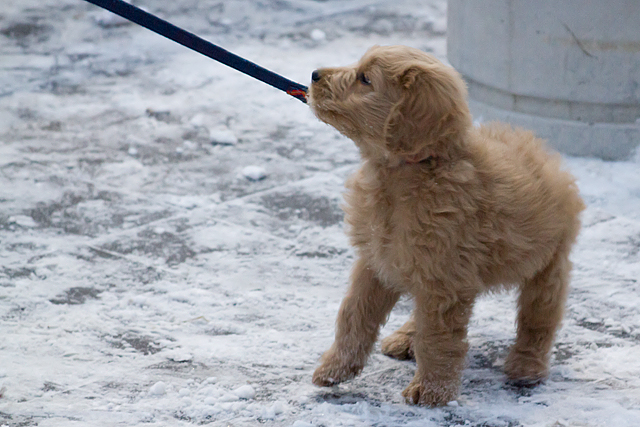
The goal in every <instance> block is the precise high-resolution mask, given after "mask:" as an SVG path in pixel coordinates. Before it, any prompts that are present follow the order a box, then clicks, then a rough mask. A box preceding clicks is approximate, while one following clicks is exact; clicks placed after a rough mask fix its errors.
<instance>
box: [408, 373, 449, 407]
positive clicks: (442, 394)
mask: <svg viewBox="0 0 640 427" xmlns="http://www.w3.org/2000/svg"><path fill="white" fill-rule="evenodd" d="M402 396H403V397H404V399H405V401H406V402H407V403H411V404H414V405H422V406H443V405H446V404H447V403H449V402H451V401H452V400H455V399H456V398H457V397H458V382H457V381H453V382H447V381H425V380H419V379H416V378H415V377H414V378H413V380H412V381H411V384H409V386H408V387H407V388H405V389H404V391H403V392H402Z"/></svg>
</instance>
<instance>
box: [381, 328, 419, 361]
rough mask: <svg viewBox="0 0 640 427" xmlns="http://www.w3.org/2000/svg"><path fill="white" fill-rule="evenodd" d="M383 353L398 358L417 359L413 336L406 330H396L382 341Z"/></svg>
mask: <svg viewBox="0 0 640 427" xmlns="http://www.w3.org/2000/svg"><path fill="white" fill-rule="evenodd" d="M381 348H382V354H384V355H385V356H389V357H392V358H394V359H398V360H415V355H414V353H413V336H411V335H409V334H406V333H404V332H398V331H396V332H394V333H393V334H391V335H389V336H388V337H386V338H385V339H383V340H382V343H381Z"/></svg>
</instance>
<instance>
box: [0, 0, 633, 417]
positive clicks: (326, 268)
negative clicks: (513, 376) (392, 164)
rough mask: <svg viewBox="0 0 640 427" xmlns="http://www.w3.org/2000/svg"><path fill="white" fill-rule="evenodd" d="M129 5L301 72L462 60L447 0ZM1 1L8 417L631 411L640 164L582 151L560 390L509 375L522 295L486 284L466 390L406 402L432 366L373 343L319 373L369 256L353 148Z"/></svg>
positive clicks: (32, 0) (99, 33)
mask: <svg viewBox="0 0 640 427" xmlns="http://www.w3.org/2000/svg"><path fill="white" fill-rule="evenodd" d="M135 4H137V5H140V6H143V7H145V8H146V9H147V10H149V11H150V12H152V13H155V14H158V15H159V16H161V17H164V18H166V19H169V20H171V21H172V22H174V23H175V24H177V25H180V26H182V27H184V28H186V29H188V30H190V31H193V32H195V33H197V34H200V35H202V36H203V37H205V38H207V39H209V40H211V41H213V42H214V43H219V44H221V45H223V46H224V47H226V48H227V49H230V50H232V51H234V52H236V53H238V54H240V55H243V56H245V57H247V58H249V59H251V60H254V61H256V62H258V63H259V64H261V65H263V66H265V67H267V68H270V69H272V70H274V71H276V72H279V73H281V74H283V75H285V76H287V77H289V78H291V79H293V80H296V81H299V82H301V83H308V81H309V76H310V74H311V71H312V70H313V69H315V68H317V67H320V66H329V65H341V64H349V63H352V62H354V61H356V60H357V59H358V58H359V57H360V56H361V55H362V53H363V52H364V51H365V50H366V48H367V47H369V46H371V45H373V44H376V43H378V44H394V43H402V44H407V45H411V46H414V47H417V48H420V49H423V50H425V51H430V52H433V53H434V54H435V55H437V56H439V57H440V58H442V59H445V32H446V3H445V2H444V1H443V0H431V1H426V0H398V1H395V2H381V1H369V0H352V1H349V2H345V1H339V0H326V1H312V0H299V1H256V0H254V1H249V0H235V1H230V2H200V1H196V0H180V1H168V0H155V1H152V0H140V1H136V2H135ZM0 13H1V15H0V68H1V70H0V76H1V77H0V171H1V173H0V203H1V206H2V209H1V211H0V316H1V320H0V336H1V339H0V394H1V397H0V425H7V426H35V425H38V426H65V427H66V426H83V427H84V426H101V427H102V426H136V425H157V426H169V425H176V426H177V425H180V426H188V425H200V424H209V425H213V426H253V425H258V424H263V425H267V426H295V427H303V426H305V427H308V426H451V425H468V426H512V427H513V426H541V427H542V426H615V427H624V426H637V425H638V422H639V420H640V409H639V408H640V357H639V355H640V312H639V310H638V307H639V306H640V289H639V286H640V284H639V282H638V280H639V279H640V165H639V164H638V161H637V160H635V161H628V162H603V161H601V160H597V159H578V158H566V165H567V168H569V169H570V170H571V171H572V172H573V173H574V174H575V175H576V176H577V177H578V181H579V185H580V189H581V192H582V194H583V197H584V198H585V200H586V202H587V204H588V208H587V210H586V212H585V214H584V218H583V222H584V227H583V231H582V234H581V235H580V238H579V241H578V244H577V246H576V248H575V251H574V253H573V260H574V264H575V270H574V274H573V280H572V288H573V289H572V293H571V295H570V298H569V304H568V308H567V316H566V320H565V322H564V326H563V328H562V330H561V331H560V332H559V334H558V339H557V343H556V345H555V347H554V350H553V358H552V368H551V377H550V379H549V380H548V381H547V383H546V384H544V385H542V386H540V387H537V388H534V389H513V388H509V387H508V386H506V385H505V377H504V375H503V373H502V370H501V368H502V364H503V361H504V358H505V356H506V354H507V349H508V346H509V345H510V343H511V342H512V339H513V334H514V324H513V321H514V308H513V300H514V297H513V295H510V294H507V295H496V296H490V297H486V298H483V299H482V300H480V301H479V302H478V304H477V306H476V309H475V315H474V317H473V320H472V322H471V327H470V336H469V341H470V344H471V350H470V352H469V355H468V368H467V369H466V370H465V371H464V375H463V385H462V391H461V395H460V398H459V399H458V400H456V401H455V402H452V403H451V404H450V405H448V406H446V407H444V408H438V409H427V408H418V407H414V406H409V405H406V404H405V403H403V402H402V399H401V394H400V393H401V391H402V389H403V388H404V387H405V386H406V385H407V384H408V382H409V381H410V379H411V377H412V375H413V371H414V369H415V365H414V364H413V363H411V362H398V361H395V360H391V359H388V358H386V357H384V356H382V355H381V354H380V351H379V348H377V349H376V350H375V351H374V353H373V355H372V357H371V359H370V363H369V365H368V366H367V367H366V368H365V370H364V372H363V374H362V375H361V376H360V377H358V378H357V379H355V380H353V381H350V382H347V383H345V384H342V385H340V386H337V387H334V388H331V389H319V388H316V387H314V386H313V385H311V374H312V372H313V369H314V367H315V366H316V365H317V360H318V358H319V357H320V355H321V354H322V352H323V351H324V350H326V349H327V348H328V346H329V345H330V344H331V342H332V337H333V325H334V319H335V315H336V312H337V308H338V305H339V303H340V300H341V297H342V295H343V294H344V291H345V289H346V284H347V278H348V275H349V269H350V265H351V264H352V262H353V256H354V255H353V251H352V250H351V248H350V247H349V245H348V242H347V240H346V238H345V236H344V234H343V224H342V214H341V211H340V207H339V206H340V203H341V193H342V191H343V183H344V180H345V178H346V177H347V176H348V175H349V174H350V173H351V172H353V171H354V169H355V168H356V167H357V164H358V153H357V151H356V149H355V147H354V146H353V144H352V143H351V142H350V141H348V140H346V139H345V138H344V137H342V136H340V135H339V134H338V133H336V132H335V131H334V130H332V129H331V128H329V127H327V126H325V125H323V124H322V123H320V122H318V121H317V120H316V119H315V118H314V117H313V115H312V114H311V112H310V111H309V109H308V108H307V107H306V106H305V105H304V104H302V103H300V102H299V101H297V100H295V99H293V98H291V97H288V96H287V95H285V94H283V93H282V92H279V91H277V90H275V89H272V88H270V87H268V86H266V85H264V84H262V83H260V82H257V81H254V80H252V79H250V78H249V77H246V76H243V75H241V74H239V73H238V72H236V71H233V70H230V69H228V68H226V67H224V66H222V65H220V64H218V63H216V62H214V61H212V60H209V59H207V58H205V57H202V56H201V55H198V54H196V53H193V52H190V51H188V50H186V49H184V48H183V47H180V46H178V45H176V44H175V43H172V42H169V41H166V40H164V39H162V38H161V37H159V36H157V35H156V34H153V33H151V32H149V31H147V30H144V29H142V28H139V27H137V26H135V25H132V24H128V23H126V22H122V21H121V20H119V19H116V18H113V17H110V16H109V15H108V14H105V13H103V12H102V11H100V10H98V9H97V8H96V7H94V6H92V5H89V4H87V3H85V2H83V1H81V0H56V1H53V0H4V1H3V3H2V10H1V11H0ZM249 166H253V167H257V168H259V170H260V171H262V172H263V173H264V175H265V176H264V177H262V178H260V179H247V177H246V175H247V174H246V173H245V174H243V170H244V171H245V172H247V169H246V168H247V167H249ZM266 171H268V173H266ZM249 172H251V170H249ZM254 172H255V169H254ZM249 175H252V174H249ZM252 176H255V175H252ZM410 310H411V301H409V300H403V301H401V302H400V303H399V304H398V306H397V307H396V309H395V310H394V312H393V313H392V315H391V317H390V319H389V322H388V324H387V325H386V327H385V328H384V331H383V334H388V333H390V332H391V331H392V330H393V329H394V328H396V327H398V326H399V325H401V324H402V323H403V321H404V320H405V319H406V317H407V315H408V314H409V312H410Z"/></svg>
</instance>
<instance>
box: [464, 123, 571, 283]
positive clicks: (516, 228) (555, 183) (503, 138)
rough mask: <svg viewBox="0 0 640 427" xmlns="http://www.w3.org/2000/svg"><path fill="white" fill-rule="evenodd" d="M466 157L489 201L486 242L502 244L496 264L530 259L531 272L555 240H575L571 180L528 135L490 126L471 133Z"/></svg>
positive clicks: (555, 159) (554, 156)
mask: <svg viewBox="0 0 640 427" xmlns="http://www.w3.org/2000/svg"><path fill="white" fill-rule="evenodd" d="M471 153H472V155H473V157H474V163H475V165H476V168H477V171H478V174H479V178H480V180H481V181H483V186H484V188H485V189H487V190H488V193H489V195H490V196H489V197H490V199H491V200H490V201H489V205H490V206H491V209H490V211H491V212H490V213H489V215H490V216H492V218H491V219H490V222H492V223H493V224H494V227H493V230H492V231H491V233H490V234H491V236H488V237H489V240H493V239H495V240H494V241H495V242H496V243H495V244H496V247H495V248H494V249H496V250H498V249H500V246H502V245H503V244H504V251H505V252H503V255H502V256H503V258H504V259H502V262H504V261H507V262H506V264H507V265H508V264H509V263H510V262H517V261H518V260H519V259H520V260H522V259H525V258H529V257H532V258H531V261H533V262H532V264H531V271H534V270H537V269H539V268H540V267H541V266H543V265H544V264H545V263H546V262H548V261H546V260H545V258H547V257H550V256H551V255H552V254H553V253H554V252H555V250H556V246H557V245H558V244H559V243H560V242H569V243H571V242H573V241H574V240H575V237H576V236H577V234H578V231H579V228H580V221H579V218H578V215H579V213H580V212H581V211H582V210H583V209H584V204H583V202H582V199H581V198H580V195H579V193H578V188H577V186H576V184H575V179H574V178H573V176H572V175H571V174H570V173H569V172H567V171H565V170H563V169H562V159H561V157H560V155H558V154H556V153H552V152H550V151H549V150H548V149H547V147H546V144H545V141H544V140H542V139H539V138H536V137H535V135H534V134H533V133H532V132H530V131H526V130H523V129H513V128H511V127H510V126H509V125H506V124H502V123H490V124H488V125H483V126H480V127H479V128H478V129H476V130H474V137H473V138H472V147H471ZM498 252H501V251H499V250H498ZM536 258H537V259H536Z"/></svg>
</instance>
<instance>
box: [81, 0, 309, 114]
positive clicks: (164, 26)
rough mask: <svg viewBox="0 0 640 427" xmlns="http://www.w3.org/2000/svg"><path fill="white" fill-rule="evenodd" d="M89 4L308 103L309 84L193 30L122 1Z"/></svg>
mask: <svg viewBox="0 0 640 427" xmlns="http://www.w3.org/2000/svg"><path fill="white" fill-rule="evenodd" d="M86 1H88V2H89V3H93V4H95V5H96V6H100V7H102V8H104V9H107V10H108V11H111V12H113V13H115V14H116V15H120V16H122V17H123V18H125V19H128V20H129V21H131V22H135V23H136V24H138V25H141V26H143V27H145V28H148V29H149V30H151V31H153V32H156V33H158V34H160V35H161V36H165V37H166V38H168V39H171V40H173V41H174V42H176V43H180V44H181V45H183V46H186V47H188V48H189V49H193V50H195V51H196V52H200V53H201V54H203V55H205V56H208V57H209V58H211V59H215V60H216V61H218V62H222V63H223V64H225V65H228V66H229V67H231V68H234V69H236V70H238V71H240V72H242V73H245V74H248V75H250V76H251V77H253V78H255V79H258V80H260V81H262V82H265V83H266V84H268V85H271V86H273V87H275V88H277V89H280V90H282V91H285V92H287V93H288V94H289V95H291V96H293V97H294V98H297V99H299V100H300V101H302V102H304V103H306V102H307V98H306V94H307V87H306V86H304V85H301V84H300V83H296V82H294V81H292V80H289V79H286V78H284V77H282V76H281V75H279V74H276V73H274V72H273V71H269V70H267V69H266V68H263V67H261V66H259V65H257V64H254V63H253V62H251V61H247V60H246V59H244V58H241V57H239V56H238V55H235V54H233V53H231V52H229V51H227V50H225V49H223V48H221V47H219V46H216V45H215V44H213V43H210V42H208V41H206V40H204V39H202V38H200V37H198V36H196V35H195V34H193V33H190V32H188V31H185V30H183V29H182V28H179V27H176V26H175V25H173V24H171V23H169V22H167V21H165V20H163V19H160V18H158V17H157V16H154V15H152V14H150V13H148V12H145V11H144V10H142V9H140V8H137V7H135V6H133V5H131V4H129V3H126V2H124V1H122V0H86Z"/></svg>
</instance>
